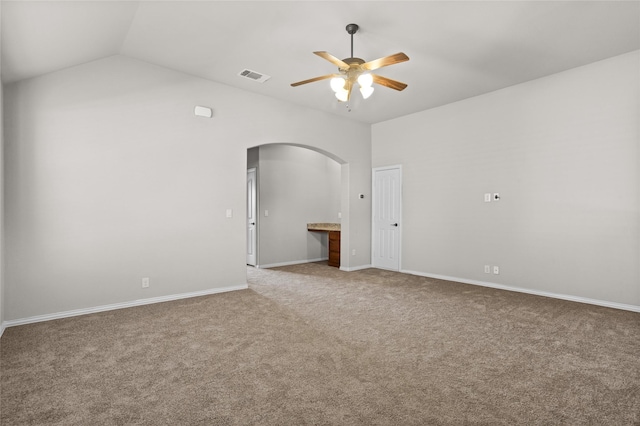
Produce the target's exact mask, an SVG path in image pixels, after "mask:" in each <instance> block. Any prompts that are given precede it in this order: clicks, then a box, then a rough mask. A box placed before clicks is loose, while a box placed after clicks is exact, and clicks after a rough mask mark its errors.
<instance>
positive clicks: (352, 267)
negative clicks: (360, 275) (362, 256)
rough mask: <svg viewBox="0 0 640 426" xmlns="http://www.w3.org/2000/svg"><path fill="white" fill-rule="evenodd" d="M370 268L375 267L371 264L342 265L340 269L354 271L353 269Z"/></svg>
mask: <svg viewBox="0 0 640 426" xmlns="http://www.w3.org/2000/svg"><path fill="white" fill-rule="evenodd" d="M369 268H373V266H371V265H360V266H350V267H347V266H341V267H340V270H341V271H345V272H353V271H360V270H362V269H369Z"/></svg>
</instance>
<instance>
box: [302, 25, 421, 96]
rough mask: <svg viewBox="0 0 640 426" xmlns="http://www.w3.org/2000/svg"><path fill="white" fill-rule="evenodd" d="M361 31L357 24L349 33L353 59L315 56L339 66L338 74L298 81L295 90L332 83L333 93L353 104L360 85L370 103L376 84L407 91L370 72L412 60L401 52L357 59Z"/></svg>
mask: <svg viewBox="0 0 640 426" xmlns="http://www.w3.org/2000/svg"><path fill="white" fill-rule="evenodd" d="M358 28H359V27H358V25H357V24H349V25H347V27H346V30H347V33H349V35H350V36H351V57H350V58H346V59H343V60H340V59H338V58H336V57H335V56H333V55H331V54H330V53H328V52H313V53H314V54H315V55H318V56H320V57H321V58H324V59H326V60H327V61H329V62H331V63H332V64H334V65H336V66H337V67H338V74H327V75H323V76H320V77H314V78H310V79H308V80H303V81H298V82H297V83H292V84H291V86H293V87H296V86H300V85H303V84H307V83H313V82H315V81H320V80H326V79H331V80H330V87H331V90H333V92H334V94H335V96H336V98H338V101H340V102H348V101H349V99H350V98H351V91H352V89H353V87H354V86H355V84H356V83H357V84H358V86H360V93H361V94H362V97H363V98H364V99H367V98H368V97H369V96H371V94H372V93H373V91H374V88H373V83H375V84H379V85H381V86H385V87H389V88H391V89H394V90H398V91H401V90H404V89H405V88H406V87H407V85H406V84H405V83H401V82H399V81H396V80H392V79H390V78H387V77H383V76H381V75H377V74H371V73H370V71H373V70H376V69H378V68H382V67H386V66H388V65H393V64H397V63H400V62H405V61H408V60H409V57H408V56H407V55H405V54H404V53H402V52H400V53H396V54H394V55H390V56H385V57H384V58H380V59H376V60H374V61H370V62H365V61H364V59H360V58H355V57H354V56H353V35H354V34H355V33H356V32H357V31H358Z"/></svg>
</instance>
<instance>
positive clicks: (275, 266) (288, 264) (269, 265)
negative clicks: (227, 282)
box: [256, 257, 329, 269]
mask: <svg viewBox="0 0 640 426" xmlns="http://www.w3.org/2000/svg"><path fill="white" fill-rule="evenodd" d="M325 260H329V258H328V257H321V258H318V259H306V260H292V261H291V262H280V263H269V264H266V265H256V268H260V269H269V268H277V267H279V266H291V265H301V264H303V263H313V262H323V261H325Z"/></svg>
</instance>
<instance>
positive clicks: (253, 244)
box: [247, 168, 258, 266]
mask: <svg viewBox="0 0 640 426" xmlns="http://www.w3.org/2000/svg"><path fill="white" fill-rule="evenodd" d="M257 198H258V197H257V188H256V169H255V168H254V169H249V170H247V265H251V266H256V261H257V259H256V257H257V256H256V251H257V242H258V236H257V233H256V223H257V222H256V217H257V215H258V207H257V206H256V200H257Z"/></svg>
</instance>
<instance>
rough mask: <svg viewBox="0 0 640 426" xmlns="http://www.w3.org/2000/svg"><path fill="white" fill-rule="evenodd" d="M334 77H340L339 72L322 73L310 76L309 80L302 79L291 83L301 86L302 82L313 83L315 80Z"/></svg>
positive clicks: (294, 85)
mask: <svg viewBox="0 0 640 426" xmlns="http://www.w3.org/2000/svg"><path fill="white" fill-rule="evenodd" d="M333 77H339V75H338V74H327V75H322V76H320V77H314V78H310V79H309V80H302V81H298V82H297V83H291V86H292V87H296V86H300V85H302V84H307V83H313V82H314V81H320V80H326V79H328V78H333Z"/></svg>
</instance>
